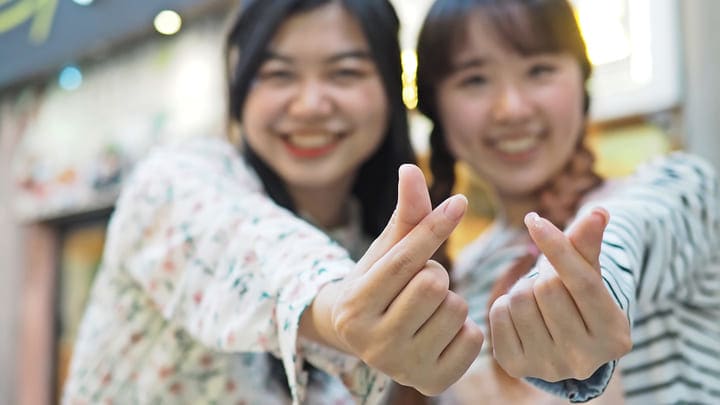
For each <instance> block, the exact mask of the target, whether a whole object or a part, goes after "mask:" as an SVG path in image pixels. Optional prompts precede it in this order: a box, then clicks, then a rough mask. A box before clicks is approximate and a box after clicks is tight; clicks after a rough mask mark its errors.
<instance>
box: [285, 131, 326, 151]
mask: <svg viewBox="0 0 720 405" xmlns="http://www.w3.org/2000/svg"><path fill="white" fill-rule="evenodd" d="M288 141H289V142H290V143H291V144H293V145H294V146H297V147H299V148H306V149H314V148H321V147H323V146H327V145H329V144H331V143H333V142H334V141H335V136H334V135H331V134H317V135H290V136H288Z"/></svg>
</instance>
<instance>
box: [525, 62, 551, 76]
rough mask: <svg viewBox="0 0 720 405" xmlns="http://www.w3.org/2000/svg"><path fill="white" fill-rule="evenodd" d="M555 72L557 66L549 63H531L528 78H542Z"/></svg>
mask: <svg viewBox="0 0 720 405" xmlns="http://www.w3.org/2000/svg"><path fill="white" fill-rule="evenodd" d="M556 71H557V66H555V64H553V63H549V62H536V63H532V64H531V65H530V67H529V68H528V76H530V77H531V78H543V77H546V76H550V75H552V74H553V73H555V72H556Z"/></svg>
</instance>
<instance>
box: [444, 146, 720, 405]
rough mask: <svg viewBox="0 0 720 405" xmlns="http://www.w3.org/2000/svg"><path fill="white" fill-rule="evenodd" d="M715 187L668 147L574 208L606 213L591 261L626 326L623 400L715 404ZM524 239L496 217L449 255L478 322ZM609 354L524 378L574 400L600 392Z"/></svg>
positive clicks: (719, 366)
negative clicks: (596, 363) (577, 369)
mask: <svg viewBox="0 0 720 405" xmlns="http://www.w3.org/2000/svg"><path fill="white" fill-rule="evenodd" d="M719 193H720V191H719V186H718V179H717V177H716V175H715V172H714V170H713V169H712V168H711V167H710V165H709V164H707V163H706V162H704V161H702V160H700V159H698V158H696V157H693V156H689V155H687V154H683V153H675V154H672V155H669V156H667V157H663V158H661V159H658V160H655V161H653V162H651V163H649V164H647V165H645V166H643V167H641V168H640V169H639V170H638V171H637V172H636V173H635V174H634V175H633V176H631V177H629V178H626V179H624V180H622V181H621V183H620V184H618V185H616V186H615V187H613V189H612V190H611V191H609V192H606V193H603V195H602V196H598V197H595V198H592V199H590V201H588V202H586V203H585V204H584V205H583V207H582V208H581V209H580V211H579V213H580V214H583V213H585V212H587V211H588V210H590V209H592V208H593V207H595V206H602V207H604V208H606V209H607V210H608V211H609V212H610V216H611V218H610V223H609V224H608V226H607V229H606V231H605V234H604V238H603V245H602V252H601V254H600V265H601V270H602V277H603V279H604V281H605V284H606V286H607V288H608V291H609V292H610V293H611V294H612V296H613V297H614V298H615V300H616V302H617V304H618V305H619V306H620V307H621V308H622V309H623V310H624V311H625V312H626V314H627V316H628V319H629V320H630V322H631V325H632V341H633V349H632V351H631V352H630V353H628V354H627V355H625V356H624V357H622V358H621V359H620V360H619V362H617V365H618V367H619V370H620V371H621V372H622V383H623V388H624V391H625V397H626V401H627V403H628V404H643V405H644V404H677V403H700V404H718V403H720V195H719ZM526 246H527V238H526V231H524V230H520V229H511V228H509V227H507V226H504V225H503V224H502V223H499V222H497V223H495V224H494V225H493V226H492V228H491V229H490V230H489V231H488V232H486V233H485V234H483V235H482V236H481V237H480V238H479V239H478V240H476V241H475V242H473V243H472V244H470V245H469V246H468V247H467V248H466V249H464V251H463V252H462V253H461V255H460V257H459V258H458V260H457V262H456V266H455V269H454V271H453V275H454V278H455V280H454V283H455V286H457V290H458V292H459V293H460V294H461V295H463V296H464V297H465V298H466V299H467V300H468V303H469V306H470V316H471V317H472V318H473V320H474V321H475V322H477V323H478V324H480V325H481V326H482V327H483V328H485V326H486V325H485V320H486V316H487V310H488V298H489V294H490V290H491V288H492V286H493V284H494V282H495V280H496V279H497V278H498V277H499V276H500V275H501V274H502V273H503V272H504V271H505V270H507V269H508V268H509V267H510V266H511V265H512V263H513V262H514V261H515V260H517V259H518V258H519V257H520V256H522V255H523V254H525V253H526V251H527V248H526ZM533 272H535V270H533V271H531V273H529V275H528V276H532V273H533ZM489 355H490V353H489V350H488V347H487V345H486V347H484V348H483V351H482V353H481V355H480V356H481V357H483V356H489ZM615 363H616V362H611V363H608V364H606V365H604V366H603V367H602V368H601V369H599V370H598V371H597V372H596V373H595V374H594V375H593V376H592V377H591V378H590V379H588V380H585V381H577V380H567V381H561V382H558V383H547V382H544V381H537V380H534V381H532V382H533V383H535V384H536V385H538V386H540V387H541V388H543V389H545V390H547V391H550V392H554V393H556V394H559V395H562V396H564V397H566V398H570V399H571V401H573V402H582V401H585V400H588V399H590V398H593V397H596V396H597V395H599V394H600V393H602V391H603V390H604V389H605V387H606V386H607V383H608V381H609V378H610V376H611V374H612V372H613V370H614V368H615Z"/></svg>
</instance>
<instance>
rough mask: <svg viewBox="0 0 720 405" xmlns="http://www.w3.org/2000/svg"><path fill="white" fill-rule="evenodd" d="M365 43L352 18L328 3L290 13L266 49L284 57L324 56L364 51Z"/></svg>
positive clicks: (355, 21) (344, 10)
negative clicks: (304, 10) (305, 10)
mask: <svg viewBox="0 0 720 405" xmlns="http://www.w3.org/2000/svg"><path fill="white" fill-rule="evenodd" d="M367 47H368V45H367V40H366V38H365V35H364V33H363V31H362V28H361V26H360V24H359V22H358V21H357V19H356V18H355V17H353V15H352V14H350V13H349V12H348V11H347V10H346V9H345V8H344V7H343V6H342V5H341V4H340V3H338V2H331V3H328V4H326V5H323V6H320V7H317V8H314V9H312V10H310V11H307V12H302V13H298V14H293V15H292V16H290V17H289V18H288V19H286V20H285V21H284V22H283V23H282V24H281V25H280V27H279V28H278V31H277V32H276V34H275V36H274V37H273V39H272V41H271V42H270V45H269V49H270V50H271V51H273V52H278V53H281V54H284V55H319V56H321V55H327V54H333V53H336V52H349V51H357V50H366V49H367Z"/></svg>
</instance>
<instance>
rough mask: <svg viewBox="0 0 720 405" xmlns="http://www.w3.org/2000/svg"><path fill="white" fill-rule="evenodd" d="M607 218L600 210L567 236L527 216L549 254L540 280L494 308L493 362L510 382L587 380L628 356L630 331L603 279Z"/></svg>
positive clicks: (524, 283)
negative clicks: (514, 379)
mask: <svg viewBox="0 0 720 405" xmlns="http://www.w3.org/2000/svg"><path fill="white" fill-rule="evenodd" d="M607 222H608V213H607V212H606V211H605V210H602V209H595V210H594V211H593V212H592V213H591V214H589V215H588V216H586V217H584V218H582V219H581V220H580V221H579V222H578V223H577V224H576V226H574V227H573V228H572V229H571V230H570V231H569V233H568V234H567V235H565V234H563V233H562V232H561V231H560V230H559V229H557V228H556V227H555V226H554V225H552V223H550V222H549V221H547V220H545V219H543V218H541V217H539V216H538V215H537V214H535V213H531V214H528V215H527V216H526V217H525V224H526V225H527V228H528V231H529V232H530V236H531V237H532V239H533V240H534V241H535V244H536V245H537V246H538V248H539V249H540V250H541V251H542V252H543V253H544V255H545V258H546V260H542V259H541V261H540V263H539V264H538V266H537V268H538V271H539V275H538V276H537V277H534V278H529V279H521V280H520V281H518V283H517V284H515V286H513V288H512V289H511V290H510V291H509V292H508V293H507V294H505V295H503V296H500V297H499V298H498V299H497V300H496V301H495V302H494V303H493V305H492V307H491V309H490V317H489V318H490V329H491V333H492V344H493V351H494V356H495V358H496V359H497V361H498V363H499V364H500V365H501V366H502V368H503V369H505V371H506V372H507V373H508V374H510V375H511V376H513V377H518V378H520V377H537V378H541V379H543V380H546V381H551V382H552V381H559V380H564V379H568V378H576V379H586V378H588V377H590V376H591V375H592V374H593V373H594V372H595V371H596V370H597V369H598V368H599V367H600V366H601V365H603V364H605V363H606V362H608V361H610V360H614V359H617V358H619V357H621V356H622V355H624V354H626V353H627V352H629V351H630V349H631V347H632V343H631V339H630V327H629V324H628V320H627V317H626V316H625V313H624V312H623V311H622V310H621V308H620V307H619V306H618V304H617V303H616V302H615V301H614V300H613V298H612V297H611V295H610V292H609V291H608V290H607V288H606V287H605V283H604V281H603V279H602V277H601V274H600V264H599V260H598V257H599V255H600V247H601V243H602V235H603V231H604V230H605V227H606V226H607Z"/></svg>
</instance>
